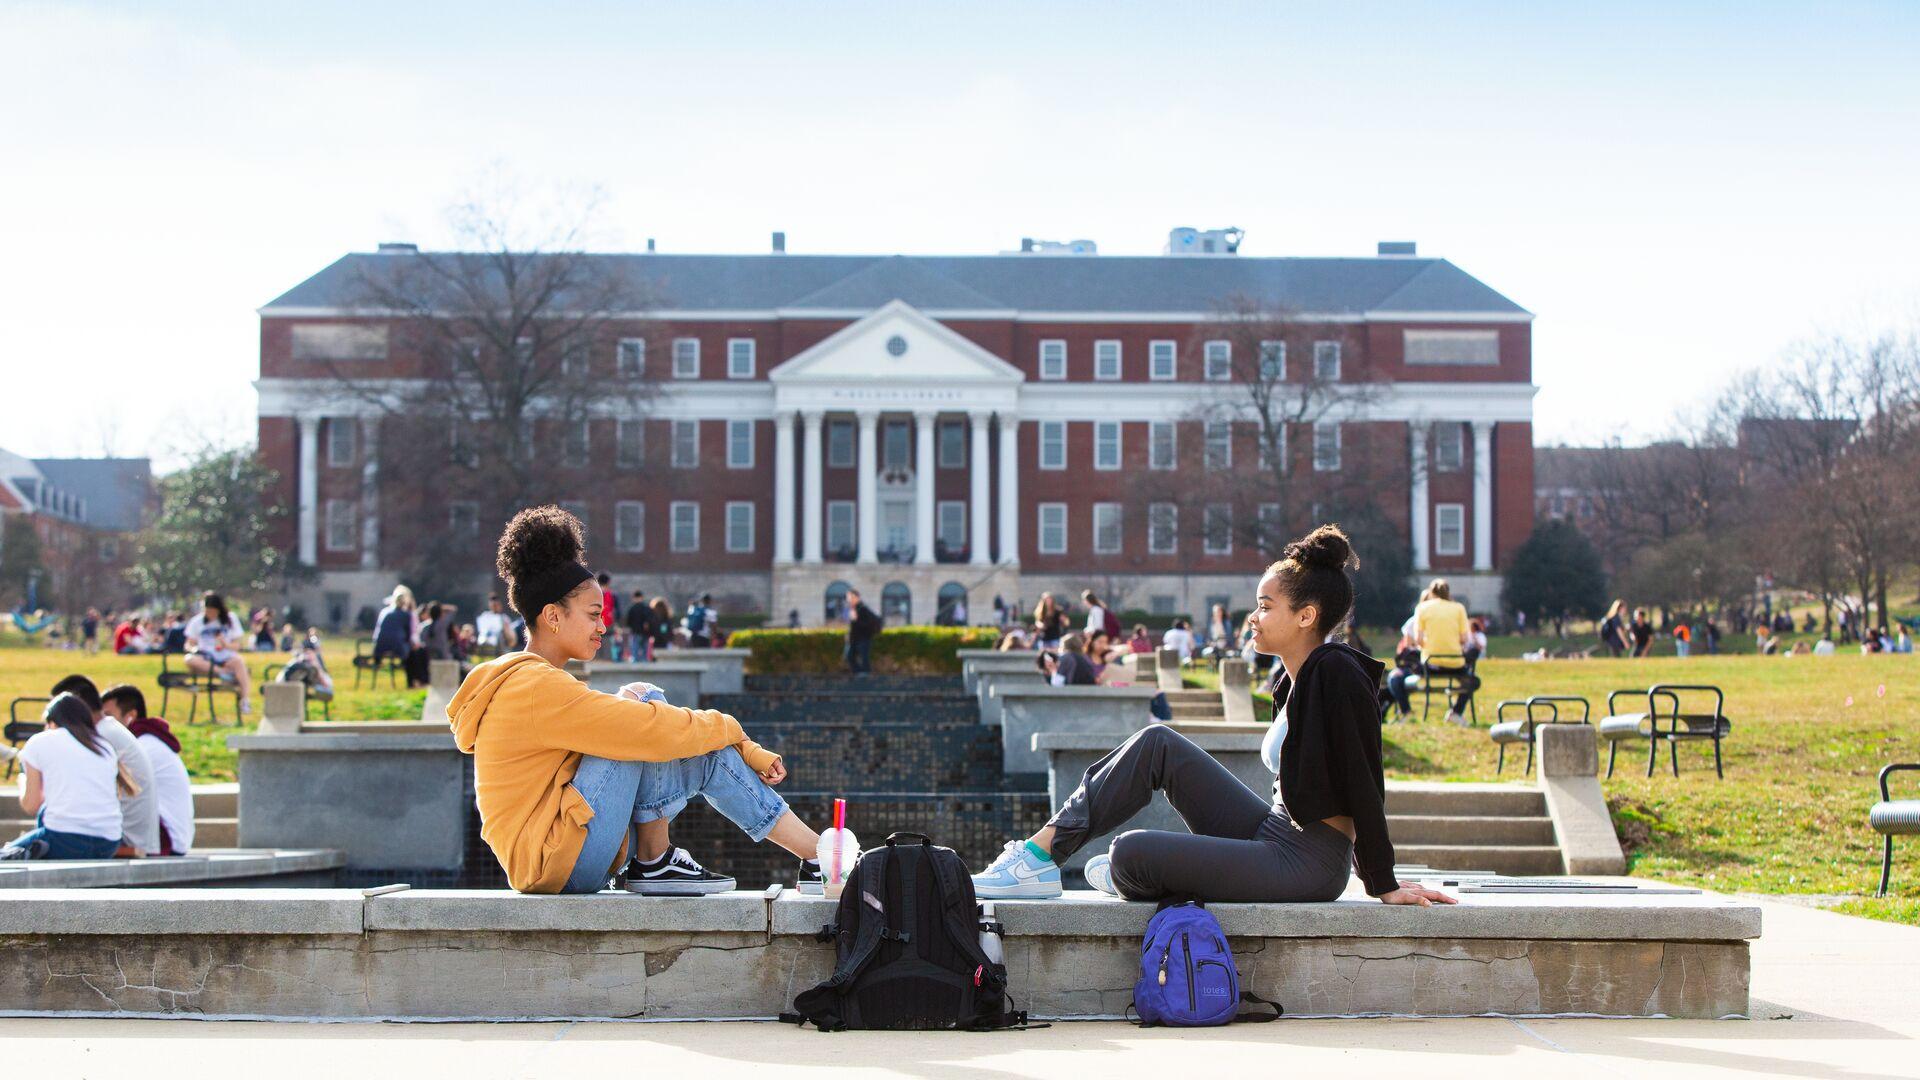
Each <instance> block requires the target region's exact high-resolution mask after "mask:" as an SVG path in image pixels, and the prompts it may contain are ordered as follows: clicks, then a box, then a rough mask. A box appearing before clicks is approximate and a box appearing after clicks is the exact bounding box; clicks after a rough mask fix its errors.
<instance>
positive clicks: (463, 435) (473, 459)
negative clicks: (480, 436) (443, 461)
mask: <svg viewBox="0 0 1920 1080" xmlns="http://www.w3.org/2000/svg"><path fill="white" fill-rule="evenodd" d="M447 460H448V461H451V462H452V463H453V464H455V465H458V466H460V467H461V468H465V469H477V468H479V467H480V449H479V447H476V446H474V445H473V442H472V441H471V439H470V438H469V437H468V431H467V425H466V424H464V423H459V422H455V423H452V424H448V425H447Z"/></svg>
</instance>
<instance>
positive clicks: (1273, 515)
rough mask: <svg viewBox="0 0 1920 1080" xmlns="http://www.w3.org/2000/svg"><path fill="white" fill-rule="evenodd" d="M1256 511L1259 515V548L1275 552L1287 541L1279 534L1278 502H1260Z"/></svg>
mask: <svg viewBox="0 0 1920 1080" xmlns="http://www.w3.org/2000/svg"><path fill="white" fill-rule="evenodd" d="M1256 513H1258V514H1259V515H1260V547H1261V549H1262V550H1264V551H1268V552H1273V553H1276V554H1277V553H1278V552H1279V551H1280V549H1281V548H1282V547H1283V546H1285V544H1286V542H1287V540H1286V537H1284V536H1281V535H1280V504H1279V503H1261V504H1260V507H1259V509H1258V510H1257V511H1256Z"/></svg>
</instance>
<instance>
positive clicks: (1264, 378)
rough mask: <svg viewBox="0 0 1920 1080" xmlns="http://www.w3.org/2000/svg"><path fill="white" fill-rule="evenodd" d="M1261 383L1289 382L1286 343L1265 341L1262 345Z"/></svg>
mask: <svg viewBox="0 0 1920 1080" xmlns="http://www.w3.org/2000/svg"><path fill="white" fill-rule="evenodd" d="M1260 381H1261V382H1286V381H1287V343H1286V342H1284V341H1263V342H1261V343H1260Z"/></svg>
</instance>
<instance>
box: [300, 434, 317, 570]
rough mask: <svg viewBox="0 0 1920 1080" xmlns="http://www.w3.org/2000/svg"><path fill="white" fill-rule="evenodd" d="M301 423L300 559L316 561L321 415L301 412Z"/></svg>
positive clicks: (310, 561)
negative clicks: (304, 414) (303, 414)
mask: <svg viewBox="0 0 1920 1080" xmlns="http://www.w3.org/2000/svg"><path fill="white" fill-rule="evenodd" d="M294 423H295V424H298V425H299V427H300V528H299V533H300V561H301V562H303V563H306V564H307V565H308V566H312V565H314V563H315V562H316V561H317V560H318V558H319V555H320V418H319V417H317V416H298V417H295V418H294Z"/></svg>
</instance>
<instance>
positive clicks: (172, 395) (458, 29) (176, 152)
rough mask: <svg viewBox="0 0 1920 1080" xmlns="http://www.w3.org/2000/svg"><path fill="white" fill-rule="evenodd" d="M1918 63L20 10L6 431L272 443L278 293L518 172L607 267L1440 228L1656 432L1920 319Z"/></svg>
mask: <svg viewBox="0 0 1920 1080" xmlns="http://www.w3.org/2000/svg"><path fill="white" fill-rule="evenodd" d="M1676 8H1684V9H1683V10H1675V9H1676ZM1917 46H1920V4H1913V3H1909V2H1904V0H1895V2H1889V3H1877V4H1875V3H1844V2H1823V3H1820V4H1806V3H1790V4H1789V3H1779V4H1768V3H1747V4H1717V3H1716V4H1705V3H1701V4H1692V5H1684V6H1683V5H1675V4H1671V3H1632V2H1620V3H1614V4H1604V5H1571V4H1523V3H1511V4H1478V3H1470V2H1458V3H1450V4H1430V3H1429V4H1399V3H1388V2H1373V3H1366V4H1351V3H1336V2H1326V3H1279V2H1265V3H1226V2H1220V3H1209V4H1206V5H1189V4H1172V3H1165V4H1152V5H1149V4H1129V3H1099V4H1095V3H1089V2H1074V3H1035V2H1031V0H1029V2H1025V3H1012V4H1000V3H984V2H982V3H969V4H948V5H938V6H936V5H931V4H910V3H900V2H897V0H896V2H894V3H887V4H851V3H826V4H808V5H800V4H791V3H745V2H733V3H724V2H716V3H706V4H676V5H664V4H646V3H606V4H596V3H551V4H542V5H523V4H513V5H509V4H489V3H474V2H468V3H461V4H435V3H408V4H393V3H391V2H387V3H378V4H375V3H364V4H363V3H346V2H330V3H324V4H312V3H299V4H293V3H281V2H272V0H259V2H251V3H245V4H241V3H232V4H211V3H169V2H165V0H146V2H142V3H139V4H106V3H68V4H42V3H28V2H20V0H0V322H3V325H4V327H5V331H6V332H5V333H4V335H0V447H5V448H6V449H9V450H12V451H15V452H17V453H22V454H27V455H30V456H60V455H97V454H101V453H114V454H122V455H141V454H146V455H152V456H154V457H156V458H157V459H158V461H159V462H160V463H161V464H162V465H169V464H176V463H177V462H178V461H180V460H181V459H182V457H183V455H185V454H186V453H188V452H190V451H191V450H192V449H193V448H194V447H196V446H199V445H203V444H206V443H209V442H215V443H234V442H242V441H247V440H250V439H251V438H252V435H253V430H254V409H255V405H256V397H255V394H254V390H253V387H252V380H253V379H254V378H255V377H257V375H258V367H259V358H258V335H259V319H258V316H257V315H256V313H255V312H256V309H257V308H258V307H260V306H261V305H262V304H265V303H266V302H267V301H269V300H271V299H272V298H273V297H275V296H277V295H278V294H280V293H281V292H283V291H285V290H286V289H288V288H291V287H292V286H294V285H295V284H297V283H299V282H300V281H301V280H302V279H304V278H306V277H307V276H309V275H311V274H312V273H314V272H316V271H318V270H319V269H320V268H322V267H323V266H325V265H327V264H328V263H330V262H332V261H333V260H334V259H336V258H338V257H339V256H340V255H341V254H343V253H345V252H348V251H368V250H372V248H373V247H374V245H375V244H377V243H378V242H380V241H383V240H409V241H414V242H417V243H420V244H422V245H423V246H441V245H444V244H446V243H447V242H448V241H449V239H450V236H451V232H450V229H449V227H448V224H447V217H446V209H447V207H449V206H450V205H452V204H453V203H454V202H455V201H456V200H457V199H459V198H460V197H461V196H462V195H463V194H464V193H467V192H470V191H472V190H474V189H475V188H476V186H485V185H489V184H492V185H495V186H497V185H498V183H499V182H500V178H502V177H506V178H509V181H508V182H509V183H511V184H512V185H513V186H515V187H516V188H518V189H519V190H522V191H525V192H529V193H534V194H533V195H530V196H529V198H530V199H533V200H534V201H535V202H537V201H538V199H537V198H536V196H537V195H539V194H540V193H557V194H551V195H550V196H548V197H550V198H551V199H552V200H554V201H556V202H557V203H558V204H560V205H568V204H570V203H571V201H572V200H573V197H574V195H575V194H577V193H579V192H582V191H587V190H597V191H599V192H600V193H601V197H602V199H603V202H602V203H601V205H600V210H599V212H598V214H597V216H596V219H595V220H596V225H597V227H596V232H595V237H594V239H595V243H594V246H595V247H596V248H599V249H603V250H639V249H641V248H643V247H644V246H645V243H646V241H647V239H648V238H654V239H656V240H657V241H658V243H659V246H660V250H662V251H671V252H761V251H765V250H767V246H768V234H769V233H770V232H772V231H774V230H784V231H785V232H786V234H787V238H788V239H787V244H788V250H789V251H792V252H804V253H891V252H903V253H911V254H936V253H937V254H989V253H993V252H997V251H1002V250H1006V249H1009V248H1013V247H1017V246H1018V243H1019V240H1020V238H1021V237H1023V236H1032V237H1040V238H1048V239H1069V238H1083V237H1084V238H1090V239H1092V240H1094V241H1096V242H1097V243H1098V244H1099V245H1100V250H1101V251H1102V252H1106V253H1111V254H1135V255H1138V254H1157V253H1158V252H1159V251H1160V247H1161V245H1162V244H1163V243H1164V241H1165V238H1166V233H1167V230H1168V229H1170V228H1172V227H1174V226H1179V225H1190V226H1195V227H1199V228H1211V227H1224V226H1230V225H1231V226H1238V227H1240V228H1243V229H1245V230H1246V233H1247V238H1246V242H1245V244H1244V246H1243V248H1242V251H1243V253H1244V254H1246V255H1249V256H1281V255H1311V256H1325V255H1370V254H1372V252H1373V250H1374V245H1375V243H1376V242H1377V241H1380V240H1413V241H1416V242H1417V243H1418V244H1419V248H1420V253H1421V254H1422V255H1437V256H1443V257H1445V258H1448V259H1450V260H1452V261H1453V262H1454V263H1456V264H1457V265H1459V266H1460V267H1462V268H1463V269H1465V270H1466V271H1467V272H1469V273H1471V274H1473V275H1475V276H1477V277H1479V278H1480V279H1481V280H1483V281H1485V282H1487V283H1488V284H1489V285H1491V286H1493V287H1494V288H1495V289H1498V290H1499V291H1501V292H1502V293H1504V294H1506V295H1507V296H1509V297H1511V298H1512V299H1513V300H1514V301H1516V302H1517V303H1519V304H1521V305H1522V306H1524V307H1526V308H1527V309H1528V310H1529V311H1531V312H1533V313H1534V315H1535V323H1534V351H1533V361H1534V381H1535V383H1536V384H1537V385H1538V386H1539V388H1540V389H1539V395H1538V397H1537V399H1536V410H1537V411H1536V426H1535V438H1536V441H1537V442H1539V443H1541V444H1555V443H1585V442H1593V441H1597V440H1601V439H1606V438H1611V437H1615V436H1619V437H1623V438H1626V439H1628V440H1629V441H1638V440H1643V439H1646V438H1649V437H1653V436H1655V435H1658V434H1660V433H1662V432H1663V431H1666V430H1667V429H1668V428H1669V425H1670V424H1671V423H1672V418H1673V417H1674V416H1675V415H1676V413H1677V412H1680V411H1682V410H1685V409H1687V408H1689V407H1691V406H1694V405H1696V404H1698V403H1701V402H1703V401H1704V400H1706V399H1707V398H1709V397H1711V396H1712V394H1713V393H1714V391H1715V390H1716V389H1717V388H1718V387H1719V386H1720V385H1721V384H1723V383H1724V382H1725V381H1726V380H1727V379H1728V378H1729V377H1730V376H1731V375H1732V374H1734V373H1735V372H1737V371H1739V370H1742V369H1747V368H1760V369H1762V370H1764V369H1765V368H1766V367H1767V366H1768V365H1769V364H1773V363H1777V362H1778V358H1779V356H1780V355H1781V354H1782V352H1783V351H1784V350H1785V349H1787V348H1788V347H1789V346H1790V345H1791V344H1792V343H1793V342H1794V341H1795V340H1797V339H1801V338H1805V337H1807V336H1809V335H1812V334H1816V333H1823V332H1830V331H1836V330H1837V331H1841V332H1856V331H1867V330H1872V329H1877V328H1881V327H1886V326H1894V325H1913V324H1914V323H1915V322H1920V299H1917V298H1920V259H1916V258H1915V254H1916V252H1920V200H1917V199H1916V194H1917V193H1920V137H1916V132H1920V64H1916V63H1914V62H1913V57H1914V55H1915V54H1916V51H1917V50H1916V47H1917Z"/></svg>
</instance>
